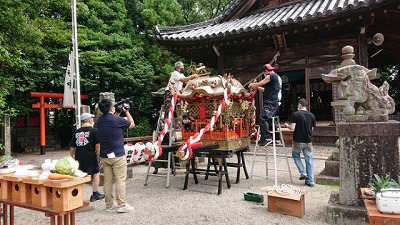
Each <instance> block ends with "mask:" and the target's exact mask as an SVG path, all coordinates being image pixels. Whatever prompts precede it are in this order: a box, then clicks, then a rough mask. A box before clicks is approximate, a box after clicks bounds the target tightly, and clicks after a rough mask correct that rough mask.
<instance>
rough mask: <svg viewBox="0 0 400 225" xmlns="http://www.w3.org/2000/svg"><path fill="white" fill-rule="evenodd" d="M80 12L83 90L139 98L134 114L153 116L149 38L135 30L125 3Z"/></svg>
mask: <svg viewBox="0 0 400 225" xmlns="http://www.w3.org/2000/svg"><path fill="white" fill-rule="evenodd" d="M79 9H80V10H79V12H78V23H79V27H78V39H79V53H80V71H81V87H82V88H81V90H82V92H83V91H84V92H86V93H88V94H89V95H90V96H95V98H97V97H98V95H99V92H106V91H111V92H114V93H115V96H116V98H117V100H118V99H119V98H124V97H129V96H135V98H134V101H133V107H132V108H133V111H132V112H133V114H134V116H135V115H141V116H149V114H150V112H151V111H152V110H151V108H152V107H151V95H149V94H147V93H150V92H151V90H153V89H154V85H153V83H154V80H155V76H154V70H153V68H152V66H151V64H150V63H149V62H148V60H147V58H146V51H145V49H144V46H145V44H144V42H145V36H144V35H143V34H141V33H140V32H138V31H137V30H136V29H135V27H134V26H133V21H132V20H130V19H129V17H128V10H127V8H126V7H125V4H124V1H122V0H118V1H112V2H109V1H101V0H93V1H88V2H87V3H86V4H85V5H80V8H79Z"/></svg>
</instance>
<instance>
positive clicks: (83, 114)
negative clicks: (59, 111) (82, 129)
mask: <svg viewBox="0 0 400 225" xmlns="http://www.w3.org/2000/svg"><path fill="white" fill-rule="evenodd" d="M89 118H94V115H93V114H90V113H82V114H81V117H80V119H81V121H85V120H87V119H89Z"/></svg>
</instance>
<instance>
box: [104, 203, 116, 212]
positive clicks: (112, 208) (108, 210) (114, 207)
mask: <svg viewBox="0 0 400 225" xmlns="http://www.w3.org/2000/svg"><path fill="white" fill-rule="evenodd" d="M117 208H118V205H117V203H115V202H114V204H113V206H111V208H109V209H106V211H107V212H113V211H115V210H116V209H117Z"/></svg>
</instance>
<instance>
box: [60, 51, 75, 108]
mask: <svg viewBox="0 0 400 225" xmlns="http://www.w3.org/2000/svg"><path fill="white" fill-rule="evenodd" d="M74 73H75V60H74V52H73V50H72V51H71V52H70V53H69V62H68V66H67V71H66V73H65V81H64V99H63V107H73V106H74V105H75V101H74V91H75V90H74V89H75V87H74V86H75V85H74V82H75V80H74V77H75V74H74Z"/></svg>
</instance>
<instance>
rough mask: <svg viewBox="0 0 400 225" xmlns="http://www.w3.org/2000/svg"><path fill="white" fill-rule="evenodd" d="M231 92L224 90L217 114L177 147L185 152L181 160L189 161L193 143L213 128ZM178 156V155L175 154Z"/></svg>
mask: <svg viewBox="0 0 400 225" xmlns="http://www.w3.org/2000/svg"><path fill="white" fill-rule="evenodd" d="M231 95H232V92H231V91H229V93H227V90H226V89H225V91H224V99H222V100H221V103H220V105H219V106H218V109H217V112H216V113H215V115H214V116H213V117H211V120H210V122H209V123H208V124H207V125H206V126H205V127H204V128H202V129H201V130H200V131H199V132H196V133H195V134H194V135H192V136H190V137H189V139H188V140H187V141H186V143H185V144H184V145H182V146H181V147H179V149H178V151H185V150H186V149H187V151H186V152H185V155H184V156H183V157H179V158H180V159H181V160H187V159H190V158H191V157H192V155H193V151H192V148H193V147H195V145H194V144H195V143H196V142H198V141H200V140H201V137H202V136H203V134H204V133H205V132H207V131H209V130H210V128H212V127H214V124H215V123H216V122H217V121H218V117H219V116H220V115H221V113H222V111H223V110H224V108H225V105H226V104H227V103H228V100H229V98H230V97H231ZM177 155H178V154H177Z"/></svg>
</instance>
